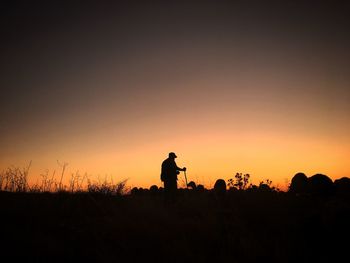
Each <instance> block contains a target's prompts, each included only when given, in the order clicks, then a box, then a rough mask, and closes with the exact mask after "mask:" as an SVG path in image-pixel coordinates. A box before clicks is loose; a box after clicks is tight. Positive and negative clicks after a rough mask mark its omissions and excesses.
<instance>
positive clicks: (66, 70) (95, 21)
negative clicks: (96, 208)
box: [0, 4, 350, 189]
mask: <svg viewBox="0 0 350 263" xmlns="http://www.w3.org/2000/svg"><path fill="white" fill-rule="evenodd" d="M211 5H213V6H211ZM95 7H96V6H91V7H88V6H87V7H86V9H84V10H85V11H84V10H82V9H81V8H77V9H74V8H73V9H72V10H71V12H67V13H65V11H64V10H67V9H64V8H63V9H51V7H49V6H48V7H43V8H42V9H35V8H34V7H32V8H33V10H32V12H29V11H28V13H26V11H25V10H26V9H23V10H22V11H21V12H19V11H18V12H17V13H16V12H14V15H13V14H10V15H8V16H5V19H8V21H7V24H6V25H7V30H8V31H7V35H6V37H4V39H6V41H7V42H6V41H5V44H4V47H3V48H2V52H3V56H2V57H4V58H5V59H3V61H7V63H6V65H4V66H3V67H2V69H1V70H2V75H3V76H4V77H3V78H2V81H3V83H2V85H1V86H3V87H6V90H5V91H4V93H3V94H2V98H1V103H0V109H1V111H0V117H1V126H0V132H1V137H0V170H4V169H6V168H7V167H9V166H11V165H15V166H25V165H26V164H28V163H29V161H30V160H32V168H31V173H30V178H29V179H30V181H31V182H36V181H37V180H39V179H40V174H41V173H43V172H45V170H46V169H48V170H49V171H50V172H53V171H54V170H55V169H56V170H59V169H60V167H59V166H58V165H57V160H59V161H60V162H61V163H63V162H67V163H69V165H68V167H67V174H66V181H68V179H69V176H70V173H73V172H76V171H77V170H79V172H80V173H82V174H83V173H85V172H86V173H88V174H90V175H91V176H92V178H96V179H97V178H98V177H100V178H105V177H106V176H107V177H108V178H111V176H112V178H113V180H114V181H115V182H116V181H121V180H124V179H128V185H129V186H139V187H149V186H151V185H152V184H156V185H160V180H159V177H160V165H161V162H162V161H163V160H164V159H165V158H166V157H167V154H168V152H170V151H174V152H176V154H177V155H178V159H177V160H176V161H177V163H178V165H179V166H186V167H187V168H188V172H187V177H188V180H194V181H195V182H197V183H202V184H204V185H205V186H207V187H211V186H212V185H213V184H214V182H215V180H216V179H218V178H224V179H229V178H233V177H234V175H235V173H236V172H242V173H250V174H251V179H252V181H253V183H256V184H258V183H259V182H260V181H261V180H265V179H270V180H272V181H273V184H274V185H278V186H279V187H280V188H283V189H285V186H286V182H287V181H290V179H291V178H292V176H293V175H294V174H295V173H297V172H304V173H306V174H307V175H308V176H311V175H313V174H315V173H324V174H327V175H328V176H330V177H331V178H332V179H336V178H339V177H343V176H350V165H349V161H348V159H349V156H350V155H349V154H350V136H349V134H350V104H349V101H350V90H349V85H350V78H349V76H350V72H349V69H350V67H349V61H350V59H349V57H348V46H349V45H348V43H349V42H350V41H349V39H348V38H347V37H346V36H347V35H348V34H347V28H345V27H342V25H343V24H342V23H341V21H340V20H341V19H342V18H343V17H345V16H347V13H344V14H343V13H342V11H341V10H340V11H339V10H336V11H337V15H336V16H334V17H333V18H332V19H329V20H327V19H325V16H324V12H325V11H327V12H326V13H327V14H328V13H329V12H332V10H329V8H328V7H327V8H326V9H324V10H323V9H322V8H321V9H320V10H318V9H317V8H316V7H315V6H313V7H312V10H313V12H312V14H310V13H309V11H308V10H309V9H308V8H306V7H303V8H304V9H303V8H300V7H297V8H296V9H295V10H294V11H293V7H292V6H290V7H289V9H288V12H287V13H283V12H284V11H285V10H284V7H283V8H282V9H281V10H284V11H281V13H278V12H277V13H269V12H267V11H266V10H269V9H266V10H265V9H264V10H265V11H266V12H263V11H261V9H260V7H259V6H257V7H251V6H247V7H246V6H244V5H243V4H242V6H239V5H238V6H231V5H230V4H224V5H215V4H206V5H204V4H203V6H202V5H200V6H198V5H197V4H194V5H182V4H179V6H177V5H174V6H172V8H170V9H169V8H168V7H167V6H166V5H164V6H163V5H162V4H159V6H152V5H142V4H140V5H138V6H132V5H131V6H128V5H127V4H125V6H122V5H116V6H111V7H110V8H105V7H104V6H103V7H101V8H100V9H99V8H95ZM27 8H29V9H30V7H27ZM89 8H90V9H89ZM245 8H248V9H245ZM276 8H277V7H276ZM41 10H45V12H46V13H45V14H46V15H43V14H41V13H40V12H43V11H41ZM62 10H63V11H62ZM77 10H79V12H78V11H77ZM333 11H334V10H333ZM9 12H10V11H9ZM61 12H63V13H61ZM232 12H233V13H235V15H233V13H232ZM293 12H297V13H298V16H295V15H294V13H293ZM334 12H335V11H334ZM48 14H51V15H48ZM283 14H284V15H283ZM296 17H298V19H296ZM327 17H330V16H327ZM337 18H338V19H339V21H338V20H337ZM11 32H12V33H11ZM180 178H183V176H182V175H181V176H180ZM180 184H181V181H180Z"/></svg>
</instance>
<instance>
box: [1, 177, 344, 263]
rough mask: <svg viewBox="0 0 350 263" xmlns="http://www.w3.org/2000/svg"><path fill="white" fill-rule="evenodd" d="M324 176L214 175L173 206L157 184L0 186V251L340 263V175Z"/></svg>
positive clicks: (23, 256) (25, 255)
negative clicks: (52, 188)
mask: <svg viewBox="0 0 350 263" xmlns="http://www.w3.org/2000/svg"><path fill="white" fill-rule="evenodd" d="M241 179H242V177H241ZM328 179H329V178H328V177H326V176H323V175H315V176H313V177H310V178H307V177H306V176H305V175H303V174H298V175H296V176H295V177H294V178H293V180H292V182H291V186H290V190H289V191H288V192H282V191H278V190H277V189H274V188H272V187H270V186H269V185H268V184H260V185H259V186H253V185H250V186H247V185H246V184H244V177H243V181H242V180H241V181H239V180H240V179H239V178H238V179H237V178H236V180H235V181H232V180H231V181H229V182H228V184H227V185H226V182H225V181H223V180H218V181H217V183H216V184H215V187H214V188H213V189H211V190H207V189H204V188H202V187H197V186H196V185H195V184H194V183H191V188H189V189H179V191H178V195H177V198H176V200H175V201H174V202H172V203H167V202H165V200H164V195H163V191H162V190H161V189H158V188H157V187H152V188H151V189H150V190H145V189H137V188H134V189H133V190H132V191H131V192H129V193H127V194H115V193H110V192H109V193H108V192H107V193H106V192H98V191H85V192H75V193H70V192H67V191H61V192H56V193H48V192H47V193H35V192H32V193H28V192H16V193H13V192H8V191H2V192H0V207H1V229H2V230H1V232H2V233H1V239H2V241H3V242H2V249H1V251H2V258H10V259H12V261H15V260H22V261H25V262H72V261H76V262H84V261H89V262H91V261H94V262H127V261H129V262H130V261H131V262H133V261H140V260H142V261H145V262H149V261H153V262H155V261H156V262H190V261H191V262H335V261H337V260H336V258H339V257H341V256H342V257H343V258H344V260H345V262H347V259H348V258H349V254H348V251H347V247H348V244H349V243H348V239H349V234H350V227H349V222H350V191H349V179H348V178H343V179H341V180H337V181H336V182H332V180H330V179H329V180H330V181H329V180H328ZM239 182H242V183H243V185H242V184H239ZM237 183H238V184H237ZM227 189H228V190H227Z"/></svg>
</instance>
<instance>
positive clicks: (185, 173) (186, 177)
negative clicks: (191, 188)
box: [184, 171, 188, 188]
mask: <svg viewBox="0 0 350 263" xmlns="http://www.w3.org/2000/svg"><path fill="white" fill-rule="evenodd" d="M184 174H185V181H186V188H188V184H187V176H186V171H184Z"/></svg>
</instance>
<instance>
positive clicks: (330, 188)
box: [308, 174, 334, 196]
mask: <svg viewBox="0 0 350 263" xmlns="http://www.w3.org/2000/svg"><path fill="white" fill-rule="evenodd" d="M308 181H309V191H310V194H312V195H316V196H329V195H331V194H333V193H334V184H333V181H332V179H330V178H329V177H328V176H326V175H324V174H315V175H313V176H311V177H309V178H308Z"/></svg>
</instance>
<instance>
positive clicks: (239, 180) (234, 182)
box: [228, 173, 250, 190]
mask: <svg viewBox="0 0 350 263" xmlns="http://www.w3.org/2000/svg"><path fill="white" fill-rule="evenodd" d="M249 179H250V174H242V173H236V175H235V178H234V179H229V180H228V186H229V187H234V188H236V189H238V190H245V189H247V188H248V184H249Z"/></svg>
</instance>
